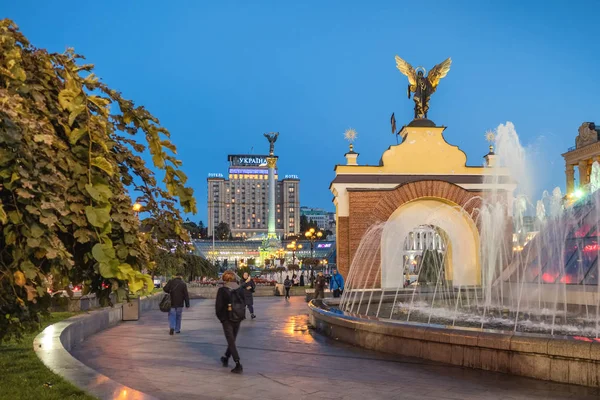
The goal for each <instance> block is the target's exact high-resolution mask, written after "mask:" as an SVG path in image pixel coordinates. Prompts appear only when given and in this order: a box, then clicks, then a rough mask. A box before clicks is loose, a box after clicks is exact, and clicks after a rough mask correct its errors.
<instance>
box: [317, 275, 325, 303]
mask: <svg viewBox="0 0 600 400" xmlns="http://www.w3.org/2000/svg"><path fill="white" fill-rule="evenodd" d="M326 284H327V280H326V279H325V277H324V276H323V273H322V272H319V274H318V275H317V279H316V280H315V299H323V298H325V285H326Z"/></svg>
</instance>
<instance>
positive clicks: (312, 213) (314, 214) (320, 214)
mask: <svg viewBox="0 0 600 400" xmlns="http://www.w3.org/2000/svg"><path fill="white" fill-rule="evenodd" d="M300 216H305V217H306V219H307V220H308V221H309V222H310V221H313V222H314V223H316V224H317V226H318V227H319V229H322V230H330V231H332V232H335V213H334V212H329V211H325V210H323V209H322V208H313V207H300Z"/></svg>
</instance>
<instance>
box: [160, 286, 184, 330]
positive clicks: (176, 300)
mask: <svg viewBox="0 0 600 400" xmlns="http://www.w3.org/2000/svg"><path fill="white" fill-rule="evenodd" d="M163 290H164V291H165V292H167V293H169V295H170V296H171V310H170V311H169V328H170V329H169V335H172V334H173V332H175V333H181V313H182V312H183V304H184V303H185V308H190V296H189V294H188V290H187V285H186V283H185V282H184V281H183V279H182V278H181V275H177V276H176V277H175V278H173V279H171V280H170V281H169V282H167V284H166V285H165V287H164V288H163Z"/></svg>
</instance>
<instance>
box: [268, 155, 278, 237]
mask: <svg viewBox="0 0 600 400" xmlns="http://www.w3.org/2000/svg"><path fill="white" fill-rule="evenodd" d="M272 155H273V154H271V156H272ZM267 165H268V166H269V224H268V233H267V239H271V238H275V239H277V234H276V233H275V167H276V166H277V157H268V158H267Z"/></svg>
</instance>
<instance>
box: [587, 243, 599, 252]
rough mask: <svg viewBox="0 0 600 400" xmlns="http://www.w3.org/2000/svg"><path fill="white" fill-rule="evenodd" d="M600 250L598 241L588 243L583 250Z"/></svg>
mask: <svg viewBox="0 0 600 400" xmlns="http://www.w3.org/2000/svg"><path fill="white" fill-rule="evenodd" d="M598 250H600V246H599V245H598V243H592V244H586V245H585V246H584V247H583V251H585V252H586V253H589V252H592V251H596V252H597V251H598Z"/></svg>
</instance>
